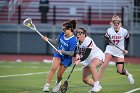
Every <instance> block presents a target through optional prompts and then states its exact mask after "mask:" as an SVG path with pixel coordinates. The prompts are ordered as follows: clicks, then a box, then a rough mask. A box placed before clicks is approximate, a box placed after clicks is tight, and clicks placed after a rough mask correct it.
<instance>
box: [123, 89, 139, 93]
mask: <svg viewBox="0 0 140 93" xmlns="http://www.w3.org/2000/svg"><path fill="white" fill-rule="evenodd" d="M138 90H140V88H135V89H132V90H130V91H128V92H124V93H132V92H135V91H138Z"/></svg>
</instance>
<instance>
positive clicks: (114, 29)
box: [98, 15, 134, 84]
mask: <svg viewBox="0 0 140 93" xmlns="http://www.w3.org/2000/svg"><path fill="white" fill-rule="evenodd" d="M105 39H106V41H108V42H107V46H106V50H105V61H104V64H103V65H102V67H101V69H100V72H99V76H98V79H99V80H101V78H102V76H103V73H104V71H105V69H106V67H107V65H108V63H109V61H111V60H112V58H114V60H113V61H115V62H116V68H117V72H118V73H119V74H121V75H125V76H127V77H128V80H129V82H130V84H134V79H133V76H132V74H130V73H128V71H127V70H126V69H125V68H124V55H125V54H128V44H129V33H128V31H127V30H126V29H124V28H123V27H122V24H121V19H120V17H119V16H117V15H115V16H113V17H112V21H111V27H110V28H108V29H107V32H106V34H105ZM116 46H117V47H116ZM119 48H120V49H119Z"/></svg>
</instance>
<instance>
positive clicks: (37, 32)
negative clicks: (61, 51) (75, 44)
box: [35, 29, 57, 51]
mask: <svg viewBox="0 0 140 93" xmlns="http://www.w3.org/2000/svg"><path fill="white" fill-rule="evenodd" d="M35 31H36V32H37V33H38V34H39V35H40V36H41V37H43V35H42V34H41V33H40V32H39V31H38V30H37V29H35ZM47 42H48V43H49V44H50V45H51V46H52V47H53V48H54V49H55V50H56V51H57V49H56V48H55V47H54V45H52V43H51V42H49V41H48V40H47Z"/></svg>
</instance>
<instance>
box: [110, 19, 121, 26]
mask: <svg viewBox="0 0 140 93" xmlns="http://www.w3.org/2000/svg"><path fill="white" fill-rule="evenodd" d="M112 22H113V24H114V25H116V24H117V25H119V24H120V21H118V20H114V21H112Z"/></svg>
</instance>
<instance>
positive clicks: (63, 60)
mask: <svg viewBox="0 0 140 93" xmlns="http://www.w3.org/2000/svg"><path fill="white" fill-rule="evenodd" d="M54 57H58V58H60V59H61V64H62V65H64V66H65V67H69V66H70V65H71V64H72V57H70V56H66V55H60V54H59V53H57V52H55V53H54Z"/></svg>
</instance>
